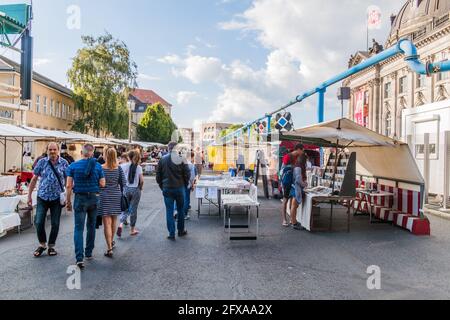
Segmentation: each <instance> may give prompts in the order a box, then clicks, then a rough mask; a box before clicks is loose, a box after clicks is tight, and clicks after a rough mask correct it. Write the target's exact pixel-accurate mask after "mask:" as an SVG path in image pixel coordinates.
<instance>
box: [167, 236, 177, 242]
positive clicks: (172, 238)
mask: <svg viewBox="0 0 450 320" xmlns="http://www.w3.org/2000/svg"><path fill="white" fill-rule="evenodd" d="M167 239H168V240H170V241H175V236H168V237H167Z"/></svg>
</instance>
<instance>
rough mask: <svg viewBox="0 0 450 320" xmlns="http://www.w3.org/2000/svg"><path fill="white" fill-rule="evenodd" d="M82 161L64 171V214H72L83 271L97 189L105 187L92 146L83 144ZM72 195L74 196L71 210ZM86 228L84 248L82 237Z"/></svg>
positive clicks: (91, 240)
mask: <svg viewBox="0 0 450 320" xmlns="http://www.w3.org/2000/svg"><path fill="white" fill-rule="evenodd" d="M81 154H82V156H83V159H81V160H79V161H77V162H74V163H72V164H71V165H70V166H69V168H68V169H67V210H68V211H72V209H75V212H74V219H75V231H74V243H75V256H76V263H77V266H78V267H79V268H80V269H84V257H86V259H88V260H91V259H92V253H93V251H94V247H95V225H96V220H97V212H98V204H99V193H100V188H104V187H105V186H106V180H105V173H104V171H103V168H102V166H101V165H100V164H99V163H98V162H97V159H95V158H93V156H94V146H93V145H92V144H86V145H84V146H83V149H82V151H81ZM72 192H73V193H75V199H74V205H73V207H72V202H71V200H72ZM85 224H86V229H87V232H86V248H84V242H83V236H84V228H85Z"/></svg>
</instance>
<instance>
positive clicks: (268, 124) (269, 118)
mask: <svg viewBox="0 0 450 320" xmlns="http://www.w3.org/2000/svg"><path fill="white" fill-rule="evenodd" d="M271 122H272V116H268V117H267V135H270V133H271V132H272V125H271Z"/></svg>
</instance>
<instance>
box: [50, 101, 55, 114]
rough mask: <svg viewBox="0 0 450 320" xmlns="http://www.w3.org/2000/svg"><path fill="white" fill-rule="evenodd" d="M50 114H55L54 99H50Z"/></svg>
mask: <svg viewBox="0 0 450 320" xmlns="http://www.w3.org/2000/svg"><path fill="white" fill-rule="evenodd" d="M50 115H51V116H52V117H54V116H55V101H54V100H53V99H51V100H50Z"/></svg>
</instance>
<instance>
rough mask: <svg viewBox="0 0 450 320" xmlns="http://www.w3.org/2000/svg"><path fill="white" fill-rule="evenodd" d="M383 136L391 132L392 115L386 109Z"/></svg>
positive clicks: (388, 135)
mask: <svg viewBox="0 0 450 320" xmlns="http://www.w3.org/2000/svg"><path fill="white" fill-rule="evenodd" d="M384 134H385V136H387V137H390V136H391V134H392V115H391V112H390V111H388V112H387V113H386V120H385V131H384Z"/></svg>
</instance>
